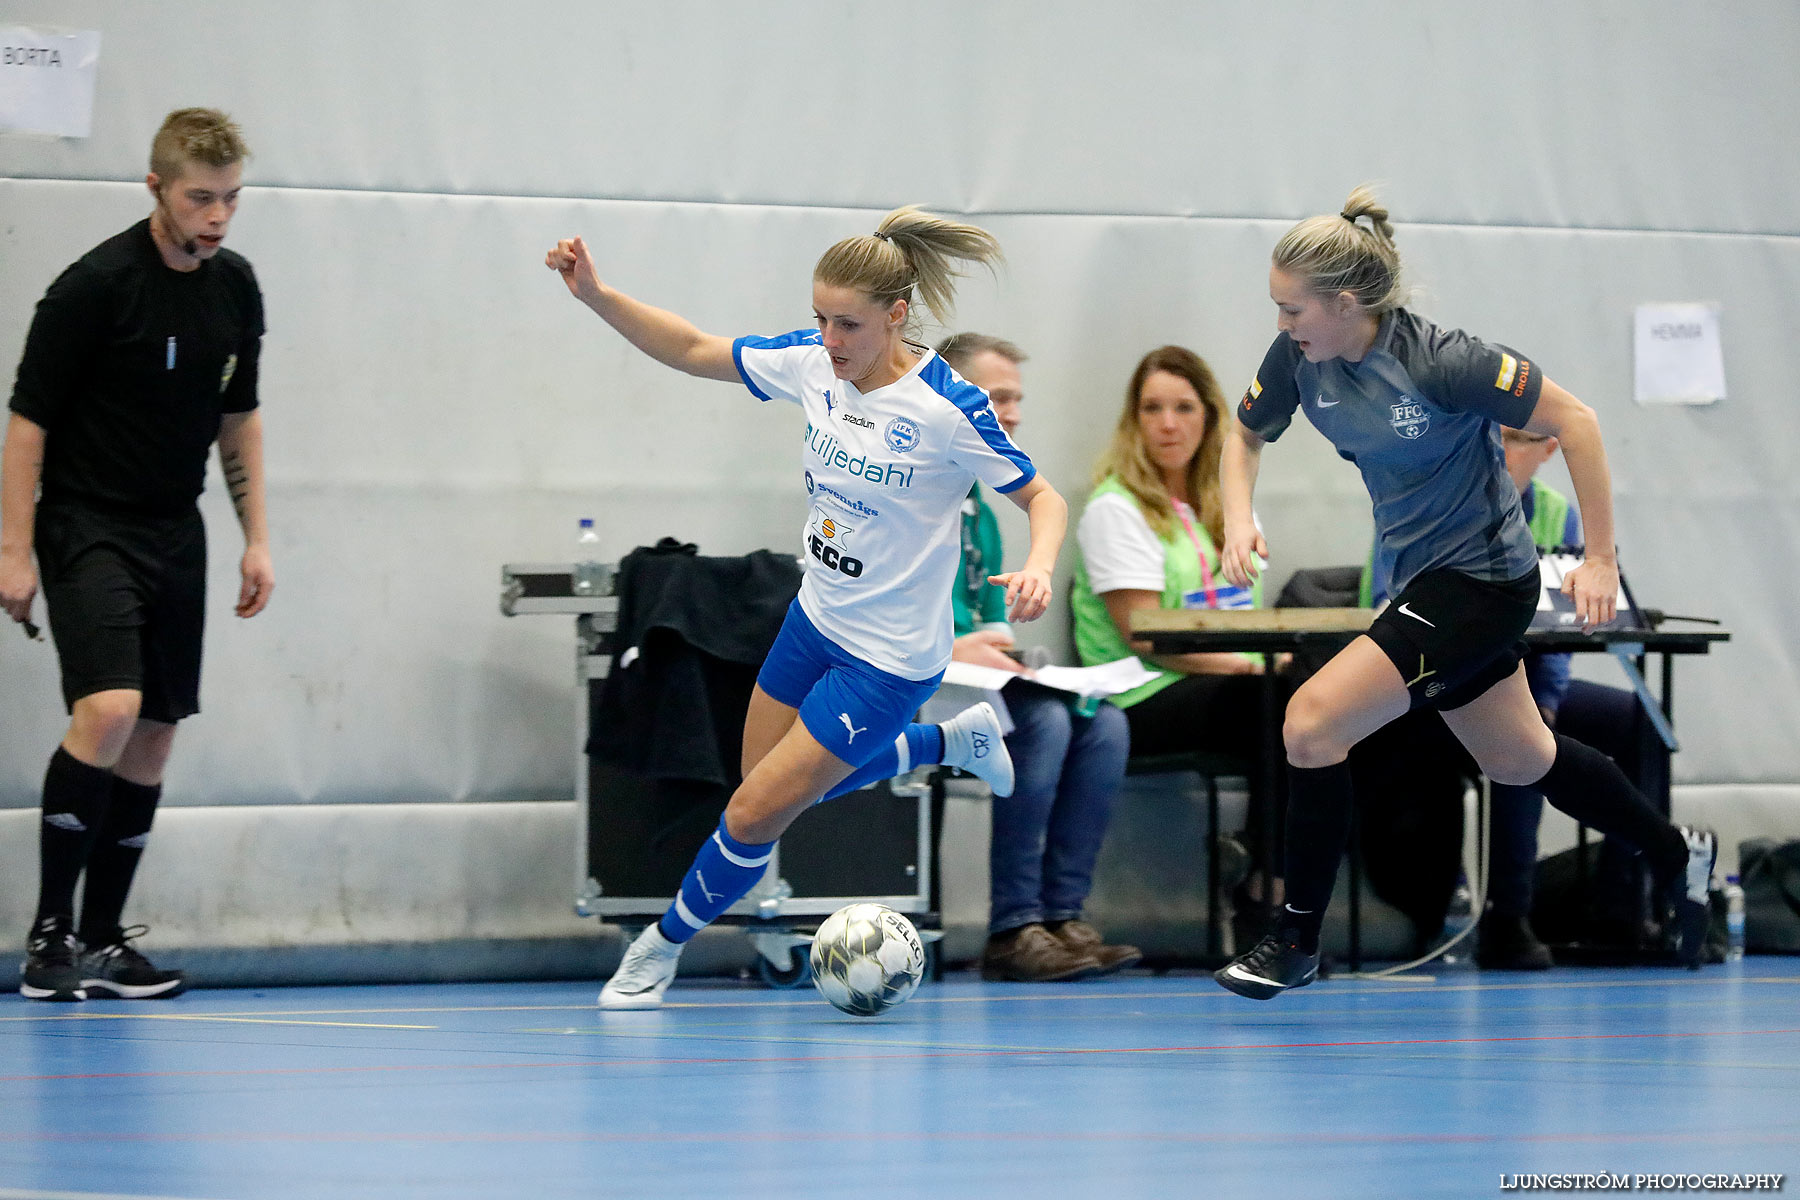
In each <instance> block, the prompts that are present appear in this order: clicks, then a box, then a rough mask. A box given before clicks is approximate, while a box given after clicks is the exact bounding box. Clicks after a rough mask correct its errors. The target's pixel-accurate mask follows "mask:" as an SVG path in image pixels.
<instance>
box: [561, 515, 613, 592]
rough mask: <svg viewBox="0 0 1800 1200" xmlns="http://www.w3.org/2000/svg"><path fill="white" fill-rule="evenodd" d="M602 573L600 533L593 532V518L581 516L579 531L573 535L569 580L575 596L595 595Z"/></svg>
mask: <svg viewBox="0 0 1800 1200" xmlns="http://www.w3.org/2000/svg"><path fill="white" fill-rule="evenodd" d="M604 575H605V571H604V569H603V568H602V567H601V565H600V535H599V534H598V533H595V532H594V519H593V518H592V517H583V518H581V531H580V532H579V533H578V534H576V536H575V570H574V572H573V573H572V574H571V576H570V579H569V582H570V584H571V585H572V588H573V590H574V592H575V594H576V595H577V596H597V595H599V594H600V587H601V580H602V578H603V577H604Z"/></svg>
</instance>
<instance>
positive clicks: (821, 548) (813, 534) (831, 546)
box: [806, 513, 863, 579]
mask: <svg viewBox="0 0 1800 1200" xmlns="http://www.w3.org/2000/svg"><path fill="white" fill-rule="evenodd" d="M855 532H856V530H854V529H852V528H851V527H850V526H848V525H846V524H844V523H843V522H842V521H840V520H838V519H837V518H836V517H828V516H826V515H824V514H823V513H814V514H813V521H812V524H811V525H810V526H809V527H808V528H807V530H806V552H807V553H808V554H810V555H812V556H813V557H814V558H816V559H818V560H819V562H821V563H823V564H824V565H825V568H826V569H827V570H830V571H836V572H837V573H838V574H840V575H848V576H849V577H850V578H852V579H857V578H860V577H861V575H862V573H863V564H862V559H860V558H854V557H852V556H851V555H849V554H847V553H845V548H846V543H847V542H849V540H850V535H851V534H853V533H855Z"/></svg>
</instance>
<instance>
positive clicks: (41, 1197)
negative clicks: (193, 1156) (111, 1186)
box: [0, 1188, 193, 1200]
mask: <svg viewBox="0 0 1800 1200" xmlns="http://www.w3.org/2000/svg"><path fill="white" fill-rule="evenodd" d="M0 1200H193V1198H191V1197H188V1198H184V1197H181V1196H140V1195H136V1194H133V1195H129V1196H127V1195H125V1194H124V1193H122V1192H39V1191H25V1190H23V1189H21V1188H0Z"/></svg>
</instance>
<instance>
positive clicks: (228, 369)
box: [219, 354, 237, 396]
mask: <svg viewBox="0 0 1800 1200" xmlns="http://www.w3.org/2000/svg"><path fill="white" fill-rule="evenodd" d="M236 374H237V355H235V354H227V355H226V356H225V369H224V370H223V371H220V372H219V395H221V396H223V395H224V394H225V389H226V388H228V387H230V386H231V377H232V376H233V375H236Z"/></svg>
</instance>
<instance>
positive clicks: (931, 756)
mask: <svg viewBox="0 0 1800 1200" xmlns="http://www.w3.org/2000/svg"><path fill="white" fill-rule="evenodd" d="M943 761H944V733H943V731H942V730H941V729H939V728H938V727H937V726H936V725H908V726H907V727H906V728H905V729H903V730H901V731H900V736H899V737H897V738H895V739H894V740H893V741H892V742H890V743H889V744H887V745H885V746H883V747H882V748H881V749H879V750H877V751H876V752H875V757H874V758H871V759H870V760H869V761H868V762H866V763H864V764H863V765H862V766H860V767H858V768H856V770H854V771H852V772H850V774H848V775H846V776H845V777H844V780H843V782H842V783H840V784H838V785H837V786H836V787H834V788H832V789H831V790H830V791H829V792H826V793H825V796H824V799H823V800H821V801H820V802H821V803H823V802H824V800H835V799H837V798H838V797H839V796H843V795H847V794H848V793H850V792H854V791H857V790H858V789H860V788H866V787H868V786H869V785H870V784H871V783H880V782H881V781H882V780H883V779H892V778H893V777H894V776H896V775H904V774H906V773H907V772H908V771H910V770H912V769H913V768H914V767H922V766H927V765H929V764H931V763H941V762H943Z"/></svg>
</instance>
